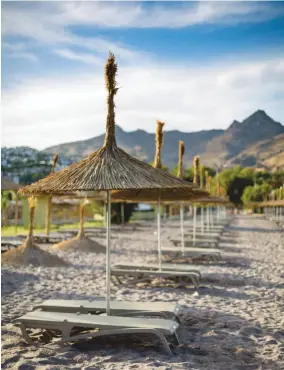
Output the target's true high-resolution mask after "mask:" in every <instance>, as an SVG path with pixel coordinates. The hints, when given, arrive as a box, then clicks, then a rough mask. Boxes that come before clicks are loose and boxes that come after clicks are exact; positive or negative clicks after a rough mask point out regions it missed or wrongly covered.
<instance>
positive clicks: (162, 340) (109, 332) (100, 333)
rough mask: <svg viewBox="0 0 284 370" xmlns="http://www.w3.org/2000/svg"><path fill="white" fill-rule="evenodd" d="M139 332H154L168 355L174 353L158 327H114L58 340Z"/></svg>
mask: <svg viewBox="0 0 284 370" xmlns="http://www.w3.org/2000/svg"><path fill="white" fill-rule="evenodd" d="M137 333H146V334H153V335H154V336H156V337H157V338H158V339H159V340H160V343H161V344H162V346H163V348H164V350H165V352H166V353H167V354H168V355H172V351H171V349H170V346H169V343H168V342H167V340H166V338H165V336H164V334H162V333H161V332H159V331H158V330H156V329H135V328H129V329H117V330H116V329H114V330H103V331H97V332H93V333H86V334H81V335H80V334H79V335H74V336H72V337H69V338H65V340H62V341H58V342H57V343H62V342H63V343H65V342H73V341H77V340H81V339H87V338H96V337H102V336H111V335H119V334H137Z"/></svg>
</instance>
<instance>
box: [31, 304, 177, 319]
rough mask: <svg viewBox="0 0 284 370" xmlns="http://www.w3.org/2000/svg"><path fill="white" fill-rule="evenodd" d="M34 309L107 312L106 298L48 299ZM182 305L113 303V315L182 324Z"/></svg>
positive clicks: (93, 312)
mask: <svg viewBox="0 0 284 370" xmlns="http://www.w3.org/2000/svg"><path fill="white" fill-rule="evenodd" d="M33 309H42V310H44V311H54V312H73V313H76V312H80V313H84V314H88V313H90V314H95V315H99V314H102V313H105V312H106V300H105V298H97V299H93V300H86V299H48V300H47V301H44V302H42V303H40V304H38V305H36V306H34V307H33ZM180 311H181V307H180V305H178V304H176V303H168V302H151V304H149V302H131V301H111V314H112V315H115V316H128V317H129V316H141V315H143V316H157V317H162V318H164V319H171V320H172V319H174V320H176V321H177V322H180V320H179V317H178V314H179V313H180Z"/></svg>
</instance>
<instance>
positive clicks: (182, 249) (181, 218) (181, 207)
mask: <svg viewBox="0 0 284 370" xmlns="http://www.w3.org/2000/svg"><path fill="white" fill-rule="evenodd" d="M183 221H184V206H183V202H182V203H181V206H180V238H181V251H182V255H183V256H184V225H183Z"/></svg>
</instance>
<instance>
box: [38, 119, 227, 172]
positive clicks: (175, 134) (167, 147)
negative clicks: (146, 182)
mask: <svg viewBox="0 0 284 370" xmlns="http://www.w3.org/2000/svg"><path fill="white" fill-rule="evenodd" d="M223 132H224V131H223V130H210V131H199V132H181V131H166V132H165V135H164V147H163V156H162V159H163V164H165V165H166V166H168V167H169V168H172V167H173V166H174V165H175V164H176V163H177V159H178V141H179V140H183V141H184V143H185V147H186V155H185V162H186V163H187V164H189V163H190V162H191V161H192V160H193V157H194V155H196V153H201V152H203V151H204V150H205V148H206V146H207V143H208V142H209V141H211V140H212V139H213V138H215V137H217V136H219V135H221V134H222V133H223ZM116 140H117V143H118V145H119V146H120V147H121V148H122V149H124V150H125V151H127V152H128V153H129V154H131V155H133V156H135V157H137V158H139V159H141V160H144V161H146V162H152V161H153V159H154V154H155V135H154V134H150V133H148V132H146V131H144V130H136V131H131V132H126V131H124V130H123V129H122V128H121V127H119V126H118V125H117V126H116ZM103 141H104V135H100V136H97V137H94V138H91V139H89V140H84V141H76V142H73V143H66V144H61V145H56V146H53V147H51V148H47V149H46V150H45V151H46V152H48V153H56V152H58V153H59V154H60V153H62V154H64V155H65V156H68V155H72V156H74V155H76V156H82V157H84V156H86V155H87V154H89V153H91V152H93V151H95V150H97V149H99V148H100V147H101V146H102V144H103Z"/></svg>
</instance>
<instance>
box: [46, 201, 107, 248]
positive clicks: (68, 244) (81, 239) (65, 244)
mask: <svg viewBox="0 0 284 370" xmlns="http://www.w3.org/2000/svg"><path fill="white" fill-rule="evenodd" d="M89 203H90V202H89V201H88V200H87V199H85V201H84V202H83V204H81V205H80V230H79V232H78V235H77V236H76V237H75V238H72V239H70V240H63V241H62V242H60V243H57V244H55V245H53V246H52V249H55V250H64V251H67V250H68V251H71V250H73V251H75V250H77V251H83V252H93V253H105V252H106V248H105V247H104V246H103V245H101V244H100V243H98V242H96V241H95V240H91V239H90V238H88V237H87V236H86V235H85V233H84V210H85V207H86V206H87V204H89Z"/></svg>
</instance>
